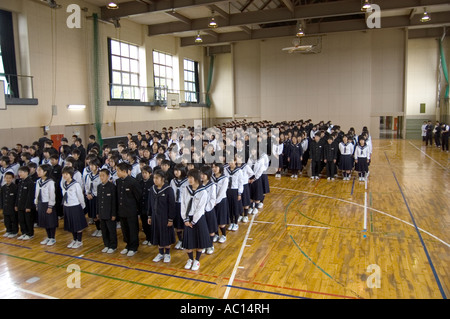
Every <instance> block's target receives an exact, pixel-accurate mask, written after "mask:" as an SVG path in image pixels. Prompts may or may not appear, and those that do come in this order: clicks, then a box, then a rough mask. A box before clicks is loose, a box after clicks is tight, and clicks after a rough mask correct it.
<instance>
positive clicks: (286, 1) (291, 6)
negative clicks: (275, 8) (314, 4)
mask: <svg viewBox="0 0 450 319" xmlns="http://www.w3.org/2000/svg"><path fill="white" fill-rule="evenodd" d="M281 1H283V3H284V5H285V6H286V8H288V9H289V11H291V12H292V13H294V11H295V8H294V4H293V3H292V1H291V0H281Z"/></svg>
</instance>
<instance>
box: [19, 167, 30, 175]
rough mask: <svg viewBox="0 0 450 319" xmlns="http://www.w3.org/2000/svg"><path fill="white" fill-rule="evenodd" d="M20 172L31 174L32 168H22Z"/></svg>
mask: <svg viewBox="0 0 450 319" xmlns="http://www.w3.org/2000/svg"><path fill="white" fill-rule="evenodd" d="M19 172H26V173H28V174H30V168H29V167H28V166H21V167H19Z"/></svg>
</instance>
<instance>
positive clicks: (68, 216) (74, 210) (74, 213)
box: [64, 205, 88, 233]
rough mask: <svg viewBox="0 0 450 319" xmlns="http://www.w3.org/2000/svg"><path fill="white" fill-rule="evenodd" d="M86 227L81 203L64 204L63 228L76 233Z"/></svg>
mask: <svg viewBox="0 0 450 319" xmlns="http://www.w3.org/2000/svg"><path fill="white" fill-rule="evenodd" d="M86 227H88V224H87V222H86V216H85V215H84V211H83V208H82V207H81V205H77V206H64V230H67V231H69V232H71V233H76V232H79V231H82V230H83V229H85V228H86Z"/></svg>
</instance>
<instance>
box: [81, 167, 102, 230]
mask: <svg viewBox="0 0 450 319" xmlns="http://www.w3.org/2000/svg"><path fill="white" fill-rule="evenodd" d="M100 165H101V164H100V160H98V159H97V158H96V159H93V160H91V161H90V162H89V174H87V175H86V179H85V182H86V184H85V187H84V189H85V194H86V199H87V206H89V209H88V210H87V211H88V216H89V218H90V219H92V220H93V221H94V223H95V227H96V230H95V231H94V232H93V233H92V236H93V237H102V230H101V227H100V220H99V219H98V218H97V187H98V185H100V183H101V181H100V176H99V170H100Z"/></svg>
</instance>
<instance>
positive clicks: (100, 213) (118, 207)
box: [0, 151, 268, 270]
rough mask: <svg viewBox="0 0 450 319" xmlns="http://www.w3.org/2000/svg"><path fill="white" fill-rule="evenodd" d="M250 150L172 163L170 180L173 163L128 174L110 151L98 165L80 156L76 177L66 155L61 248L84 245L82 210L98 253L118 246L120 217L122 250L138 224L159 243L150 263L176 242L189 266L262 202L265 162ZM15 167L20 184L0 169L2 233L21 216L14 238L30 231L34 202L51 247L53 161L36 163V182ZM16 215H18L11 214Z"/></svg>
mask: <svg viewBox="0 0 450 319" xmlns="http://www.w3.org/2000/svg"><path fill="white" fill-rule="evenodd" d="M257 155H258V153H257V152H256V151H255V152H252V154H251V155H250V158H249V161H248V163H244V161H243V158H242V155H239V154H237V155H236V157H235V159H234V160H232V161H230V162H229V163H227V164H223V163H214V164H212V165H206V164H205V165H201V164H188V163H184V164H182V163H180V164H176V165H174V166H173V169H172V170H173V178H171V177H170V176H171V174H170V173H169V172H170V170H171V169H170V166H171V165H170V164H173V163H171V162H165V161H161V164H162V165H161V167H164V166H165V165H167V166H169V170H166V171H164V170H163V169H161V168H157V169H156V170H155V171H153V170H152V169H151V167H150V166H149V165H145V164H144V165H142V166H141V168H140V169H139V172H140V173H139V174H138V175H139V176H136V178H135V177H133V176H132V170H133V167H132V165H131V164H130V163H126V162H124V161H122V162H121V161H120V160H119V159H118V156H117V155H116V156H114V155H111V156H110V157H109V158H108V161H107V164H106V165H105V166H103V167H100V166H101V164H100V162H99V161H98V159H96V158H91V157H89V156H87V160H89V159H90V158H91V159H90V162H89V165H88V166H87V167H86V169H85V171H84V175H85V177H84V178H82V177H81V176H80V172H78V171H77V170H76V163H75V161H74V159H73V158H71V157H69V158H67V159H66V161H65V166H64V168H62V169H61V170H60V172H61V182H60V183H59V184H60V185H59V186H60V192H61V203H60V205H62V207H63V214H62V216H63V217H62V218H63V219H64V230H65V231H68V232H70V233H72V236H73V240H72V241H71V242H70V243H69V244H68V245H67V248H79V247H81V246H82V245H83V242H82V234H83V230H85V229H86V228H87V227H88V223H87V221H86V216H87V217H90V218H92V219H93V220H94V222H95V225H96V229H97V232H99V231H101V236H102V237H103V242H104V245H105V247H104V249H103V250H102V251H103V252H105V253H113V252H115V251H116V249H117V246H118V243H117V230H116V224H117V221H120V225H121V230H122V235H123V241H124V242H125V244H126V246H125V248H124V249H123V250H122V251H121V252H120V253H121V254H126V255H127V256H133V255H134V254H136V252H137V250H138V247H139V229H140V226H142V229H143V231H144V233H145V236H146V240H145V241H144V244H151V245H155V246H158V248H159V253H158V255H157V256H156V257H155V258H154V259H153V260H154V261H155V262H158V261H160V260H164V262H170V247H171V246H172V245H173V244H176V245H175V248H176V249H184V250H185V251H186V253H187V255H188V262H187V263H186V265H185V268H186V269H193V270H196V269H198V268H199V265H200V263H199V260H200V256H201V254H202V253H203V251H204V250H206V253H207V254H212V253H213V252H214V243H215V242H219V243H224V242H225V241H226V240H227V237H226V233H227V230H229V231H237V230H238V223H239V222H244V223H245V222H248V215H249V214H252V213H253V214H256V213H257V212H258V208H259V209H260V208H261V202H262V200H263V199H264V191H263V184H264V183H265V182H263V179H264V177H263V173H264V172H265V170H266V169H267V162H268V161H267V160H266V158H265V157H267V156H266V155H265V154H262V156H257ZM116 163H117V164H116ZM33 164H34V163H33ZM30 165H31V164H30ZM34 165H36V164H34ZM31 166H33V165H31ZM73 166H75V167H73ZM18 171H19V175H20V183H19V186H17V185H16V184H15V183H14V173H13V172H12V171H7V172H6V173H5V174H4V178H5V181H6V182H5V185H4V186H3V187H2V188H1V196H0V197H1V202H0V203H1V206H0V207H1V208H3V212H4V215H5V225H6V229H7V232H6V235H7V237H9V238H14V237H16V236H17V234H18V227H17V220H20V230H21V232H22V235H21V236H20V237H19V239H23V240H30V239H32V238H33V237H34V230H33V217H32V214H31V210H32V209H33V203H34V206H35V207H36V210H37V224H38V226H39V227H42V228H44V229H45V230H46V234H47V236H46V238H45V239H44V240H43V241H41V242H40V243H41V244H42V245H48V246H51V245H54V244H55V243H56V238H55V237H56V236H55V235H56V229H57V228H58V226H59V218H58V214H57V211H56V206H57V205H58V204H57V201H56V197H57V193H58V191H57V188H56V185H57V184H58V182H57V181H55V180H54V178H55V176H54V175H53V176H52V172H53V171H54V167H52V166H51V165H49V164H42V165H40V166H39V167H38V168H37V177H38V179H37V180H36V182H33V181H32V179H31V177H30V176H29V173H30V170H29V167H28V166H22V167H20V168H19V170H18ZM114 176H115V177H114ZM80 177H81V180H80ZM265 178H266V179H267V176H265ZM24 198H27V200H25V199H24ZM11 203H12V204H11ZM17 216H19V218H18V219H17V218H15V217H17ZM139 216H140V217H141V225H140V224H139ZM227 225H229V227H228V228H227ZM94 234H95V233H94ZM175 235H176V236H177V237H178V242H177V241H176V239H175ZM219 235H220V236H219ZM95 236H98V234H95ZM194 250H195V251H196V255H195V258H194V256H193V254H194Z"/></svg>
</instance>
